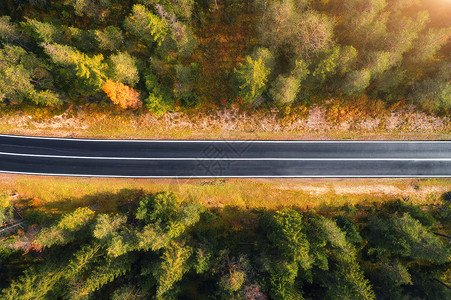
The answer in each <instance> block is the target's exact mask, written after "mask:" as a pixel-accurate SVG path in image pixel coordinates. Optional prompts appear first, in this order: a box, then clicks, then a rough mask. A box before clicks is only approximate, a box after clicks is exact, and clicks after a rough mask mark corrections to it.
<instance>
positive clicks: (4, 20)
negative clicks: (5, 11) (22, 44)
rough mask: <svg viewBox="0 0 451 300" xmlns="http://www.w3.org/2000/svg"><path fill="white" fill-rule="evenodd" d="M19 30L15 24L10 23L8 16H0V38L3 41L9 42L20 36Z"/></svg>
mask: <svg viewBox="0 0 451 300" xmlns="http://www.w3.org/2000/svg"><path fill="white" fill-rule="evenodd" d="M21 35H22V34H21V32H20V31H19V29H18V28H17V26H16V25H14V24H13V23H11V17H10V16H1V17H0V40H1V41H3V42H7V43H11V42H15V41H17V40H19V39H20V38H21Z"/></svg>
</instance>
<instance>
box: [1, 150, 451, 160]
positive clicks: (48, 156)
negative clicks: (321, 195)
mask: <svg viewBox="0 0 451 300" xmlns="http://www.w3.org/2000/svg"><path fill="white" fill-rule="evenodd" d="M0 155H6V156H25V157H41V158H67V159H71V158H72V159H99V160H162V161H171V160H176V161H177V160H178V161H187V160H195V161H199V160H200V161H202V160H206V161H211V160H214V161H217V160H219V161H451V158H371V157H368V158H353V157H349V158H346V157H339V158H332V157H327V158H310V157H309V158H302V157H299V158H281V157H274V158H271V157H250V158H244V157H108V156H73V155H47V154H28V153H9V152H0Z"/></svg>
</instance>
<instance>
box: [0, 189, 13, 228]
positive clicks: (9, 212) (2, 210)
mask: <svg viewBox="0 0 451 300" xmlns="http://www.w3.org/2000/svg"><path fill="white" fill-rule="evenodd" d="M12 217H13V209H12V206H11V203H10V201H9V196H8V195H7V194H6V193H0V226H2V225H3V224H4V223H7V222H8V221H9V220H11V219H12Z"/></svg>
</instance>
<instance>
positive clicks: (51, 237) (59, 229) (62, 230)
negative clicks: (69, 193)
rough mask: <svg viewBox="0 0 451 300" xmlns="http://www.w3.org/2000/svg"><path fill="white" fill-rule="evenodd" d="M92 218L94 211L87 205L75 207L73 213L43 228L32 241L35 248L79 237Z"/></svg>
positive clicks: (62, 243)
mask: <svg viewBox="0 0 451 300" xmlns="http://www.w3.org/2000/svg"><path fill="white" fill-rule="evenodd" d="M93 218H94V212H93V211H92V210H90V209H89V208H87V207H80V208H77V209H76V210H75V211H74V212H73V213H70V214H67V215H65V216H63V217H62V218H61V219H60V220H59V221H58V223H56V224H55V225H53V226H51V227H48V228H43V229H42V230H41V231H40V232H39V234H38V235H37V236H36V238H35V240H34V241H33V243H34V244H35V248H38V249H39V248H49V247H51V246H53V245H65V244H67V243H69V242H71V241H73V240H75V239H78V238H80V237H81V236H83V235H84V234H86V232H83V231H84V230H85V229H87V227H88V225H89V224H90V223H91V221H92V220H93Z"/></svg>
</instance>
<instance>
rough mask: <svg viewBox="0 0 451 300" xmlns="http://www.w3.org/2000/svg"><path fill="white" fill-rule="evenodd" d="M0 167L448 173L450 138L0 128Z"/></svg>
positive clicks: (157, 174) (101, 173) (83, 171)
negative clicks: (165, 135) (170, 135)
mask: <svg viewBox="0 0 451 300" xmlns="http://www.w3.org/2000/svg"><path fill="white" fill-rule="evenodd" d="M0 172H5V173H18V174H36V175H63V176H95V177H135V178H140V177H142V178H207V177H451V141H199V140H196V141H192V140H95V139H92V140H91V139H68V138H45V137H26V136H12V135H1V134H0Z"/></svg>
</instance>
